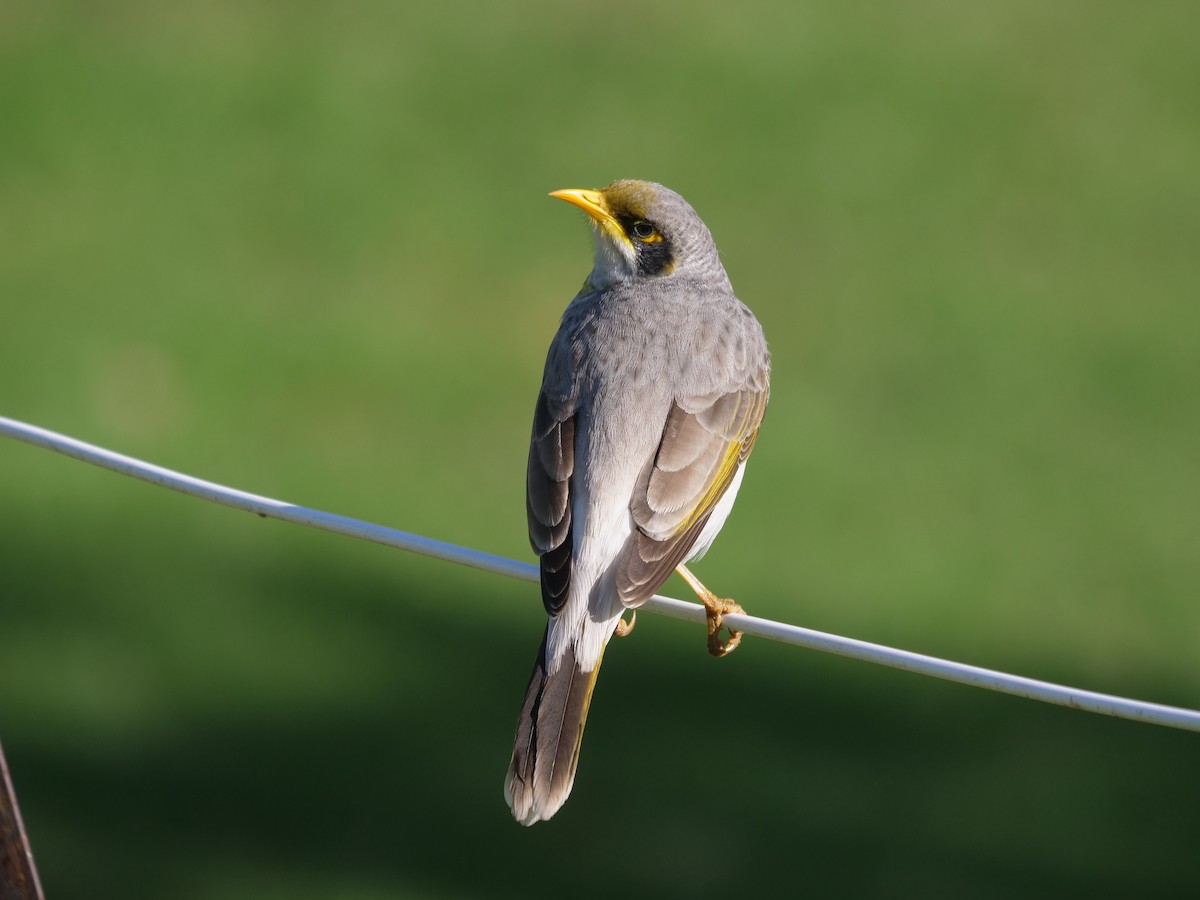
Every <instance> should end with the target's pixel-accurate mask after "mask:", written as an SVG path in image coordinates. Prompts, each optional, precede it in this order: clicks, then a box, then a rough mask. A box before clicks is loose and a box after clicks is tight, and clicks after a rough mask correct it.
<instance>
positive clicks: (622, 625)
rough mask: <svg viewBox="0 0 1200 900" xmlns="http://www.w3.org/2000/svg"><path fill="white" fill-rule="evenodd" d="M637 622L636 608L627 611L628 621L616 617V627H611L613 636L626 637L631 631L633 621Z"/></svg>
mask: <svg viewBox="0 0 1200 900" xmlns="http://www.w3.org/2000/svg"><path fill="white" fill-rule="evenodd" d="M635 622H637V610H636V609H635V610H633V611H631V612H630V613H629V621H628V622H626V621H625V620H624V619H617V627H616V628H614V629H613V636H614V637H628V636H629V635H630V634H631V633H632V632H633V626H634V623H635Z"/></svg>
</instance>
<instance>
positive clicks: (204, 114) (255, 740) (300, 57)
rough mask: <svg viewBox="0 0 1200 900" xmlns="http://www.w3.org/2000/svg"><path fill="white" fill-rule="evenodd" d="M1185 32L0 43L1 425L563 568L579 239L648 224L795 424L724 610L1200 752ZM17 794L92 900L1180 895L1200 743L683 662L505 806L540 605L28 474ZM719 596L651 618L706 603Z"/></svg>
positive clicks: (354, 547) (1186, 883)
mask: <svg viewBox="0 0 1200 900" xmlns="http://www.w3.org/2000/svg"><path fill="white" fill-rule="evenodd" d="M1198 28H1200V6H1196V5H1193V4H1148V5H1142V6H1139V7H1137V8H1136V9H1134V8H1133V7H1130V6H1128V5H1126V4H1118V3H1082V2H1067V3H1058V4H1047V3H1042V2H1034V0H1028V2H1014V3H1005V4H995V5H983V4H970V5H966V4H953V3H946V2H932V0H929V2H915V3H906V4H894V5H892V4H842V3H833V2H818V3H804V2H801V3H794V4H783V3H779V4H772V3H762V2H756V0H743V2H738V3H717V2H705V3H690V4H683V3H677V4H658V3H631V2H626V0H612V2H608V3H605V4H603V5H583V4H578V5H573V4H558V3H551V2H534V0H519V2H510V3H505V4H484V3H479V4H452V3H450V4H425V3H407V4H400V3H384V2H378V0H375V2H362V3H347V4H336V3H321V2H297V3H288V4H283V3H279V4H269V3H263V2H251V3H245V2H230V0H207V2H203V3H200V2H182V3H171V4H159V3H151V2H135V0H112V2H107V3H104V4H89V3H57V2H52V3H35V2H32V0H17V2H15V3H7V4H4V5H3V6H0V414H4V415H9V416H13V417H16V418H21V419H25V420H29V421H32V422H35V423H37V424H40V425H43V426H45V427H49V428H53V429H57V430H60V431H64V432H67V433H69V434H71V435H73V436H76V437H80V438H82V439H85V440H90V441H93V442H97V443H100V444H102V445H105V446H109V447H112V448H114V449H117V450H120V451H122V452H125V453H129V454H131V455H134V456H139V457H142V458H145V459H149V460H152V461H154V462H157V463H159V464H162V465H166V466H170V467H173V468H176V469H180V470H182V471H185V472H188V473H191V474H195V475H198V476H200V477H204V478H209V479H212V480H216V481H220V482H224V483H227V484H231V485H234V486H237V487H240V488H243V489H246V490H251V491H255V492H259V493H264V494H267V495H270V496H275V497H280V498H283V499H286V500H290V501H293V502H297V503H301V504H304V505H308V506H315V507H318V508H322V509H329V510H332V511H334V512H340V513H343V514H346V515H352V516H356V517H360V518H365V519H368V520H372V521H376V522H381V523H384V524H387V525H391V526H394V527H398V528H402V529H405V530H408V531H412V532H416V533H420V534H424V535H428V536H431V537H436V538H440V539H443V540H448V541H452V542H455V543H460V544H464V545H467V546H471V547H476V548H479V549H483V550H487V551H490V552H493V553H498V554H503V555H506V556H513V557H517V558H520V559H529V558H530V553H529V549H528V544H527V542H526V537H525V522H524V517H525V514H524V506H523V503H524V501H523V490H524V486H523V472H524V463H525V453H526V446H527V445H526V442H527V438H528V427H529V425H528V423H529V418H530V415H531V411H532V404H533V398H534V395H535V392H536V388H537V385H538V382H539V379H540V374H541V366H542V362H543V359H544V353H545V348H546V345H547V344H548V342H549V340H550V337H551V335H552V334H553V332H554V329H555V328H556V325H557V319H558V316H559V314H560V312H561V310H562V308H563V307H564V306H565V304H566V303H567V301H568V300H569V299H570V297H571V296H572V295H573V293H574V291H575V289H576V288H577V287H578V285H579V284H580V282H581V280H582V279H583V277H584V275H585V274H586V272H587V270H588V267H589V265H590V253H591V250H590V240H589V238H588V235H587V228H586V226H585V224H584V221H583V217H582V216H581V215H579V214H578V213H577V212H575V211H572V210H570V209H569V208H567V207H565V206H564V205H563V204H561V203H557V202H555V201H553V200H550V199H548V198H546V196H545V194H546V192H547V191H549V190H552V189H555V188H560V187H568V186H581V187H587V186H599V185H603V184H605V183H607V182H608V181H610V180H612V179H614V178H618V177H640V178H649V179H654V180H658V181H662V182H664V183H666V184H668V185H669V186H671V187H673V188H675V189H677V190H679V191H680V192H681V193H682V194H684V196H686V197H688V198H689V199H690V200H691V201H692V203H693V205H695V206H696V208H697V209H698V210H699V211H700V213H701V215H703V216H704V218H705V219H706V221H707V222H708V223H709V225H710V226H711V228H712V230H713V232H714V234H715V235H716V238H717V241H718V244H719V245H720V247H721V249H722V253H723V256H724V259H725V262H726V266H727V268H728V271H729V273H730V276H731V278H732V279H733V282H734V285H735V287H736V288H737V290H738V292H739V294H740V296H741V297H742V298H743V299H744V300H746V301H747V302H748V303H749V304H750V305H751V306H752V307H753V308H754V309H755V310H756V311H757V313H758V315H759V317H760V318H761V320H762V322H763V324H764V326H765V328H766V331H767V335H768V338H769V340H770V342H771V346H772V350H773V354H774V364H775V376H774V383H773V396H772V401H771V408H770V410H769V411H768V414H767V421H766V424H765V427H764V430H763V433H762V436H761V439H760V441H759V443H758V447H757V449H756V451H755V455H754V461H753V464H752V465H751V467H750V471H749V477H748V478H747V480H746V484H745V487H744V488H743V490H742V492H741V496H740V499H739V505H738V509H737V511H736V512H735V513H734V515H733V517H732V518H731V520H730V523H729V527H727V528H726V530H725V533H724V534H723V536H722V539H721V540H720V541H719V542H718V544H717V546H716V549H715V550H714V552H713V553H712V554H710V555H709V557H708V558H707V559H706V560H705V562H704V563H703V564H702V565H701V566H700V568H699V570H698V571H699V573H700V574H701V576H702V577H704V578H705V580H706V581H708V582H709V583H710V584H711V585H713V586H714V587H715V588H716V589H717V590H718V591H720V592H722V593H727V594H732V595H733V596H735V597H737V598H738V599H739V600H741V602H742V603H743V604H745V606H746V607H747V608H748V609H749V610H750V611H751V612H754V613H757V614H759V615H764V616H768V617H772V618H778V619H782V620H785V621H790V622H796V623H799V624H805V625H808V626H811V627H816V628H820V629H825V630H830V631H834V632H838V633H843V634H849V635H853V636H856V637H860V638H864V639H868V640H874V641H880V642H884V643H891V644H895V645H899V646H902V647H906V648H909V649H913V650H919V651H922V652H927V653H933V654H939V655H945V656H949V657H951V658H956V659H963V660H966V661H969V662H974V663H977V664H981V665H986V666H991V667H996V668H1000V669H1004V670H1010V671H1016V672H1020V673H1022V674H1027V675H1032V676H1035V677H1043V678H1050V679H1062V680H1065V681H1067V682H1068V683H1071V684H1076V685H1079V686H1081V687H1087V688H1092V689H1096V690H1103V691H1110V692H1116V693H1120V694H1125V695H1130V696H1136V697H1141V698H1145V699H1152V700H1157V701H1160V702H1166V703H1175V704H1181V705H1189V706H1193V707H1194V706H1197V705H1200V663H1198V662H1197V644H1198V639H1200V603H1198V602H1197V601H1198V600H1200V597H1198V593H1200V552H1198V547H1197V539H1198V536H1200V367H1198V364H1197V359H1198V358H1200V303H1198V301H1200V296H1198V293H1200V291H1198V288H1200V253H1198V247H1200V167H1198V166H1197V160H1198V159H1200V105H1197V102H1196V88H1197V84H1200V55H1198V54H1197V52H1196V47H1195V35H1196V33H1197V29H1198ZM0 512H2V515H0V558H2V559H0V740H3V742H4V746H5V749H6V750H7V753H8V756H9V761H10V764H11V766H12V768H13V772H14V776H15V778H16V781H17V787H18V791H19V796H20V799H21V802H22V805H23V809H24V812H25V817H26V823H27V825H28V827H29V829H30V831H31V834H32V838H33V842H34V850H35V853H36V856H37V858H38V861H39V863H40V866H41V870H42V876H43V880H44V882H45V885H46V888H47V891H48V893H49V895H50V896H51V897H53V898H54V900H67V898H108V897H112V898H118V897H119V898H143V897H144V898H196V900H200V898H275V897H279V898H285V897H286V898H300V900H306V898H371V900H373V898H392V897H412V896H421V897H432V898H440V897H469V896H481V897H482V896H530V895H532V896H539V895H548V894H552V893H553V894H565V895H578V896H601V895H612V894H623V895H628V896H644V895H652V894H653V895H665V896H672V895H675V896H680V895H689V896H701V895H705V894H717V893H726V892H728V891H730V890H743V891H747V890H748V891H750V892H751V893H755V892H762V893H768V892H774V893H783V892H785V891H787V892H791V891H792V890H793V889H796V888H802V889H804V890H805V891H806V892H808V893H812V894H815V895H818V896H821V895H826V896H827V895H830V894H838V895H848V896H880V895H893V896H894V895H897V894H911V895H924V896H936V895H947V896H950V895H953V896H972V897H1011V896H1014V895H1021V896H1026V897H1034V896H1046V897H1062V896H1088V897H1098V896H1113V897H1127V896H1131V895H1137V896H1155V895H1159V896H1162V895H1173V896H1180V895H1181V894H1184V893H1190V892H1191V891H1194V890H1195V889H1196V887H1197V883H1198V879H1200V876H1197V868H1196V847H1197V846H1198V845H1200V790H1198V789H1197V787H1196V782H1195V773H1196V765H1197V761H1198V759H1200V754H1198V750H1200V744H1198V742H1197V737H1196V736H1195V735H1193V734H1188V733H1182V732H1173V731H1169V730H1166V729H1161V728H1155V727H1148V726H1141V725H1136V724H1132V723H1128V722H1122V721H1116V720H1109V719H1104V718H1100V717H1096V716H1089V715H1085V714H1081V713H1077V712H1072V711H1067V710H1060V709H1056V708H1049V707H1044V706H1042V705H1040V704H1036V703H1031V702H1027V701H1021V700H1016V699H1013V698H1007V697H1000V696H996V695H992V694H988V693H985V692H981V691H977V690H972V689H968V688H964V687H957V686H951V685H945V684H942V683H939V682H934V681H931V680H927V679H922V678H918V677H915V676H912V675H907V674H904V673H899V672H895V671H891V670H886V669H881V668H877V667H874V666H868V665H864V664H861V663H856V662H850V661H845V660H839V659H834V658H830V657H826V656H823V655H820V654H815V653H811V652H808V651H802V650H798V649H795V648H787V647H783V646H780V645H775V644H771V643H768V642H765V641H760V640H753V639H748V640H747V641H746V642H745V644H744V645H743V648H742V649H741V650H740V651H739V652H738V653H737V654H735V655H734V656H733V657H731V658H729V659H728V660H725V661H722V662H715V661H713V660H710V659H708V658H707V657H706V656H705V654H704V650H703V642H704V641H703V635H702V633H701V631H700V630H699V629H698V628H697V627H695V626H690V625H686V624H683V623H680V622H675V621H671V620H666V619H662V618H658V617H652V616H644V617H642V619H641V620H640V621H639V624H638V631H637V633H636V634H635V636H634V637H633V638H631V639H630V640H628V641H622V642H620V643H619V644H616V645H614V646H613V647H612V648H611V652H610V653H609V654H608V657H607V663H606V667H605V672H604V674H603V676H602V678H601V680H600V685H599V689H598V691H597V694H596V698H595V703H594V704H593V708H592V716H591V722H590V727H589V729H588V738H587V741H586V742H585V749H584V752H583V758H582V764H581V767H580V771H579V778H578V780H577V782H576V786H575V792H574V795H573V797H572V799H571V801H570V802H569V803H568V804H567V806H566V807H565V808H564V810H563V811H562V812H561V813H560V814H559V816H557V817H556V818H555V819H554V820H553V821H552V822H551V823H549V824H545V825H540V826H537V827H535V828H533V829H530V830H525V829H522V828H520V827H518V826H516V825H515V824H513V823H512V821H511V820H510V818H509V814H508V810H507V808H506V807H505V805H504V802H503V800H502V798H501V779H502V775H503V773H504V768H505V765H506V763H507V761H508V755H509V751H510V742H511V737H512V729H513V727H514V725H515V721H516V713H517V708H518V705H519V703H520V699H521V695H522V691H523V688H524V686H525V681H526V678H527V677H528V671H529V666H530V664H531V662H532V659H533V654H534V652H535V650H536V649H537V645H538V639H539V633H540V630H541V627H542V625H541V623H542V612H541V607H540V603H539V601H538V599H537V596H536V592H535V590H534V589H533V588H532V586H530V585H526V584H523V583H518V582H511V581H507V580H504V579H500V578H497V577H494V576H490V575H485V574H482V573H476V572H472V571H468V570H463V569H458V568H455V567H451V566H448V565H445V564H442V563H438V562H434V561H431V560H428V559H423V558H419V557H414V556H408V555H405V554H403V553H398V552H394V551H389V550H386V549H384V548H381V547H377V546H373V545H367V544H363V543H360V542H356V541H350V540H347V539H344V538H339V537H335V536H332V535H328V534H322V533H318V532H315V531H311V530H306V529H301V528H296V527H292V526H286V525H282V524H279V523H274V522H262V521H260V520H258V519H256V518H254V517H252V516H248V515H245V514H240V513H236V512H233V511H230V510H227V509H223V508H219V507H214V506H210V505H208V504H204V503H201V502H198V501H196V500H192V499H187V498H183V497H181V496H179V495H175V494H172V493H169V492H167V491H163V490H159V489H156V488H152V487H149V486H147V485H143V484H140V483H137V482H133V481H130V480H127V479H122V478H119V477H116V476H114V475H112V474H109V473H105V472H102V471H100V470H98V469H94V468H91V467H88V466H85V465H81V464H79V463H76V462H72V461H69V460H66V459H64V458H62V457H59V456H56V455H54V454H50V453H47V452H44V451H41V450H37V449H34V448H31V447H27V446H24V445H21V444H17V443H15V442H11V441H5V442H0ZM685 591H686V588H685V587H684V586H683V585H682V584H681V583H680V582H678V581H677V580H673V581H672V582H671V583H669V584H668V587H667V592H668V593H672V594H675V595H676V596H683V595H684V592H685Z"/></svg>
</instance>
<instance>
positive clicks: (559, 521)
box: [504, 180, 771, 825]
mask: <svg viewBox="0 0 1200 900" xmlns="http://www.w3.org/2000/svg"><path fill="white" fill-rule="evenodd" d="M550 196H552V197H556V198H558V199H561V200H565V201H566V202H568V203H571V204H573V205H575V206H577V207H579V208H580V209H582V210H583V211H584V212H586V213H587V215H588V218H589V222H590V224H591V225H592V232H593V243H594V248H595V260H594V264H593V267H592V270H591V273H590V274H589V275H588V276H587V279H586V280H585V281H584V284H583V287H582V288H581V289H580V291H579V293H578V294H577V295H576V296H575V298H574V299H573V300H572V301H571V303H570V304H569V305H568V306H567V308H566V311H565V312H564V313H563V316H562V320H561V323H560V326H559V329H558V332H557V333H556V334H555V336H554V338H553V340H552V341H551V343H550V349H549V351H548V353H547V355H546V365H545V370H544V374H543V377H542V385H541V389H540V391H539V392H538V397H537V402H536V404H535V407H534V414H533V429H532V435H531V439H530V447H529V459H528V465H527V471H526V512H527V514H528V523H529V540H530V543H531V545H532V547H533V550H534V552H535V553H536V554H537V555H538V557H539V570H540V583H541V595H542V603H543V605H544V607H545V610H546V615H547V624H546V630H545V632H544V634H543V637H542V643H541V648H540V649H539V651H538V655H537V658H536V661H535V663H534V666H533V672H532V674H531V675H530V679H529V684H528V687H527V689H526V693H525V699H524V702H523V704H522V706H521V711H520V716H519V719H518V722H517V729H516V738H515V742H514V748H513V753H512V758H511V760H510V762H509V768H508V773H507V775H506V777H505V783H504V796H505V799H506V801H507V802H508V805H509V807H510V808H511V810H512V814H513V817H514V818H515V819H516V820H517V821H518V822H520V823H521V824H523V825H532V824H534V823H535V822H539V821H544V820H546V819H549V818H550V817H551V816H553V815H554V814H555V813H556V812H557V811H558V810H559V808H561V806H562V805H563V803H564V802H565V801H566V799H567V797H568V795H569V794H570V792H571V787H572V785H573V783H574V780H575V771H576V767H577V766H578V763H579V749H580V743H581V741H582V738H583V729H584V724H585V722H586V719H587V713H588V706H589V704H590V702H591V697H592V689H593V688H594V686H595V683H596V676H597V674H598V672H599V669H600V662H601V658H602V656H603V655H604V650H605V647H606V646H607V645H608V642H609V639H610V638H612V637H613V636H614V635H617V636H624V635H626V634H628V632H629V631H630V630H632V627H633V622H634V618H633V617H634V616H636V610H637V607H638V606H640V605H641V604H643V603H645V602H646V600H648V599H649V598H650V597H651V596H653V595H654V593H655V592H656V591H657V590H658V589H659V587H661V586H662V584H663V582H664V581H666V579H667V578H668V577H669V576H670V574H671V572H672V571H675V570H678V571H679V573H680V575H681V576H683V578H684V579H685V580H686V581H687V583H688V585H689V586H690V587H691V588H692V590H694V591H695V592H696V595H697V596H698V597H699V599H700V600H701V601H702V602H703V603H704V606H705V611H706V618H707V625H708V650H709V652H710V653H711V654H712V655H714V656H723V655H725V654H727V653H729V652H730V651H732V650H733V649H734V648H735V647H736V646H737V645H738V642H739V641H740V640H741V633H740V632H738V631H734V630H731V629H727V628H726V629H725V631H727V632H728V637H722V629H723V617H724V616H725V615H728V614H731V613H741V612H743V610H742V608H741V606H739V605H738V604H737V603H735V602H733V601H732V600H729V599H726V598H721V597H717V596H716V595H715V594H713V593H712V592H711V591H710V590H709V589H708V588H707V587H705V586H704V585H703V584H702V583H701V582H700V581H699V579H697V578H696V577H695V575H693V574H692V572H691V571H690V569H688V568H687V566H686V563H687V562H689V561H692V560H696V559H699V558H700V557H701V556H702V555H703V554H704V553H705V552H706V551H707V550H708V548H709V546H710V545H711V544H712V542H713V539H714V538H715V537H716V535H717V532H718V531H720V529H721V526H722V525H723V524H724V523H725V519H726V517H727V516H728V515H729V511H730V509H731V508H732V506H733V501H734V498H735V497H736V496H737V492H738V489H739V487H740V486H741V483H742V476H743V474H744V471H745V465H746V460H747V458H748V457H749V455H750V451H751V450H752V449H753V448H754V443H755V439H756V438H757V436H758V432H759V427H760V425H761V424H762V420H763V414H764V412H765V410H766V406H767V399H768V396H769V382H770V368H771V363H770V356H769V353H768V350H767V344H766V339H765V337H764V335H763V329H762V326H761V325H760V324H759V322H758V320H757V319H756V318H755V316H754V314H753V313H752V312H751V311H750V309H749V308H748V307H747V306H746V305H745V304H743V303H742V302H741V301H740V300H738V298H737V296H736V295H735V294H734V292H733V287H732V285H731V284H730V281H729V277H728V276H727V275H726V273H725V269H724V267H723V266H722V264H721V259H720V256H719V255H718V252H717V247H716V244H715V242H714V241H713V237H712V234H711V233H710V232H709V229H708V228H707V227H706V226H705V224H704V222H703V221H702V220H701V218H700V216H699V215H698V214H697V213H696V211H695V210H694V209H693V208H692V207H691V205H690V204H689V203H688V202H687V201H686V200H684V199H683V197H681V196H680V195H679V194H677V193H675V192H674V191H672V190H670V189H668V188H666V187H663V186H662V185H661V184H657V183H654V182H649V181H635V180H619V181H614V182H612V183H611V184H609V185H608V186H607V187H604V188H600V189H596V190H593V189H580V188H570V189H565V190H558V191H552V192H551V193H550ZM626 610H630V611H631V612H630V619H629V621H628V622H626V621H625V620H624V618H623V614H624V612H625V611H626Z"/></svg>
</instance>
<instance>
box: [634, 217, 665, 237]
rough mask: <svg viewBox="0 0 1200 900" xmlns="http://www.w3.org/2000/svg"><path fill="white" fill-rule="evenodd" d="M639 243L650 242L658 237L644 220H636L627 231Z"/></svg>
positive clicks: (654, 230)
mask: <svg viewBox="0 0 1200 900" xmlns="http://www.w3.org/2000/svg"><path fill="white" fill-rule="evenodd" d="M629 230H630V231H631V232H632V233H633V236H634V237H635V238H637V239H638V240H639V241H651V240H654V238H655V237H657V236H658V231H657V230H656V229H655V227H654V226H653V225H651V224H650V223H649V222H647V221H646V220H645V219H638V220H637V221H636V222H634V223H633V225H632V226H631V227H630V229H629Z"/></svg>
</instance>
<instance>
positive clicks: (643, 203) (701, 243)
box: [550, 181, 726, 288]
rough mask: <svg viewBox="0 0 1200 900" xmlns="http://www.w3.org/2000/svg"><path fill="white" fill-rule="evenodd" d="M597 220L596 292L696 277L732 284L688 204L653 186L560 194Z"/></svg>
mask: <svg viewBox="0 0 1200 900" xmlns="http://www.w3.org/2000/svg"><path fill="white" fill-rule="evenodd" d="M550 196H552V197H558V198H559V199H561V200H566V201H567V202H568V203H574V204H575V205H576V206H578V207H580V208H581V209H582V210H584V212H586V213H587V214H588V215H589V216H591V218H592V225H593V230H594V233H595V236H596V267H595V269H594V270H593V271H592V275H591V278H590V279H589V281H590V282H591V284H592V286H593V287H595V288H602V287H606V286H608V285H611V284H616V283H617V282H620V281H633V280H644V279H654V278H670V277H691V278H700V279H705V278H708V279H718V280H720V281H726V278H725V271H724V269H722V268H721V260H720V258H719V257H718V256H717V245H716V244H715V243H713V239H712V235H711V234H710V233H709V231H708V228H707V226H705V224H704V222H702V221H701V219H700V217H699V216H698V215H696V211H695V210H694V209H692V207H691V206H690V205H689V204H688V202H687V201H686V200H684V199H683V198H682V197H680V196H679V195H678V194H677V193H675V192H674V191H672V190H670V189H669V188H665V187H663V186H662V185H661V184H655V183H654V182H652V181H614V182H613V183H612V184H610V185H609V186H608V187H605V188H600V190H595V191H593V190H580V189H576V188H571V189H568V190H562V191H554V192H552V193H551V195H550Z"/></svg>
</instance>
